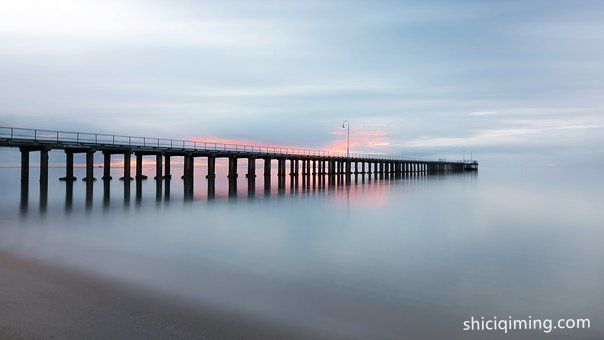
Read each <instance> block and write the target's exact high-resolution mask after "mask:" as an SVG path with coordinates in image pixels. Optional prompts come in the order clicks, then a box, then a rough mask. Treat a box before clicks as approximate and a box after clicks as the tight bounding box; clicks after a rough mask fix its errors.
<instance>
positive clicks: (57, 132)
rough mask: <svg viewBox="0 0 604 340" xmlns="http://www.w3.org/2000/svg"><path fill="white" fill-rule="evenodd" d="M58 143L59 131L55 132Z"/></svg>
mask: <svg viewBox="0 0 604 340" xmlns="http://www.w3.org/2000/svg"><path fill="white" fill-rule="evenodd" d="M58 141H59V131H57V142H58Z"/></svg>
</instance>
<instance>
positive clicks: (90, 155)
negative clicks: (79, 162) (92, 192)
mask: <svg viewBox="0 0 604 340" xmlns="http://www.w3.org/2000/svg"><path fill="white" fill-rule="evenodd" d="M83 180H84V181H87V182H92V181H95V180H96V178H94V151H87V152H86V177H84V178H83Z"/></svg>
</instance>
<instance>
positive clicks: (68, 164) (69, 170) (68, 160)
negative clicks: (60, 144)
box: [59, 150, 76, 181]
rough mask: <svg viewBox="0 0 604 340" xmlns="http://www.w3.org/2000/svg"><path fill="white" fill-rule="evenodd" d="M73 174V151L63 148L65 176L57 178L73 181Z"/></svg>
mask: <svg viewBox="0 0 604 340" xmlns="http://www.w3.org/2000/svg"><path fill="white" fill-rule="evenodd" d="M75 179H76V178H75V177H74V176H73V152H72V151H69V150H65V177H61V178H59V180H61V181H75Z"/></svg>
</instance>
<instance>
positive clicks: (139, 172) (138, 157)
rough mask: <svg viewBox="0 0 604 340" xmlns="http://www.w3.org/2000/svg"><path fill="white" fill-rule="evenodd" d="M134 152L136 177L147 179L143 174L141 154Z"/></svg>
mask: <svg viewBox="0 0 604 340" xmlns="http://www.w3.org/2000/svg"><path fill="white" fill-rule="evenodd" d="M135 154H136V176H135V178H136V179H147V176H145V175H143V154H142V153H135Z"/></svg>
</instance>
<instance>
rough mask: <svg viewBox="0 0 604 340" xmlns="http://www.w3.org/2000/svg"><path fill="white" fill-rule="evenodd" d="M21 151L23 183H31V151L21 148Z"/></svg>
mask: <svg viewBox="0 0 604 340" xmlns="http://www.w3.org/2000/svg"><path fill="white" fill-rule="evenodd" d="M20 150H21V181H22V182H27V181H29V149H26V148H20Z"/></svg>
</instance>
